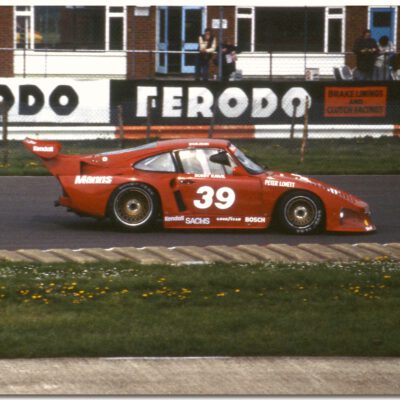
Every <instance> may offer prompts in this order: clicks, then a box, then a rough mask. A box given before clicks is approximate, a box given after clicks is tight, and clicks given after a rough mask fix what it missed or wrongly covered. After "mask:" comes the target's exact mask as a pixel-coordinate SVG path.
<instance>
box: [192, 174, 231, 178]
mask: <svg viewBox="0 0 400 400" xmlns="http://www.w3.org/2000/svg"><path fill="white" fill-rule="evenodd" d="M194 177H195V178H211V179H225V175H217V174H194Z"/></svg>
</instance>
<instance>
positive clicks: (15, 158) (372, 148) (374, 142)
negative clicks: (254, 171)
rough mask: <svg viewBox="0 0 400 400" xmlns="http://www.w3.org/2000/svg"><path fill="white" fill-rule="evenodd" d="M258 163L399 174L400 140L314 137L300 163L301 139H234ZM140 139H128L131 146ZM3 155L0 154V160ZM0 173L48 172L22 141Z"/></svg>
mask: <svg viewBox="0 0 400 400" xmlns="http://www.w3.org/2000/svg"><path fill="white" fill-rule="evenodd" d="M233 142H234V143H235V144H236V145H237V146H238V147H240V148H242V149H243V150H244V151H245V152H246V153H247V154H249V155H250V156H251V157H253V158H254V159H255V160H257V161H258V162H259V163H260V164H263V165H267V166H268V167H269V168H270V169H273V170H278V171H288V172H297V173H303V174H398V173H400V163H399V162H398V160H399V159H400V139H399V138H398V137H391V138H389V137H383V138H379V139H373V138H369V137H366V138H359V139H313V140H309V141H308V144H307V151H306V156H305V161H304V163H300V162H299V149H300V146H301V140H300V139H294V140H287V139H285V140H284V139H282V140H278V139H271V140H233ZM142 143H143V141H130V142H127V146H126V147H134V146H137V145H140V144H142ZM118 146H119V142H117V141H111V140H108V141H104V140H103V141H101V140H99V141H85V142H64V143H63V152H65V153H67V154H94V153H99V152H102V151H108V150H115V149H118ZM2 159H3V157H2V155H1V159H0V160H2ZM0 175H48V172H47V170H46V169H45V168H44V167H43V166H42V163H41V161H40V160H39V159H38V158H37V157H35V156H34V155H33V154H31V153H29V152H28V151H26V150H25V148H24V147H23V145H22V143H21V142H10V143H9V162H8V163H7V164H6V165H4V164H0Z"/></svg>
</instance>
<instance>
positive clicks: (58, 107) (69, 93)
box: [49, 85, 79, 115]
mask: <svg viewBox="0 0 400 400" xmlns="http://www.w3.org/2000/svg"><path fill="white" fill-rule="evenodd" d="M64 96H65V97H67V99H68V103H66V104H62V103H61V99H62V98H63V97H64ZM49 102H50V107H51V108H52V110H53V111H54V112H55V113H56V114H58V115H69V114H71V113H72V112H73V111H74V110H75V108H76V107H78V104H79V98H78V95H77V94H76V92H75V90H74V89H73V88H72V87H71V86H67V85H59V86H57V87H56V88H55V89H54V91H53V93H52V94H51V95H50V99H49Z"/></svg>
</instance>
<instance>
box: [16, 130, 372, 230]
mask: <svg viewBox="0 0 400 400" xmlns="http://www.w3.org/2000/svg"><path fill="white" fill-rule="evenodd" d="M24 144H25V146H26V147H27V148H28V149H29V150H30V151H32V152H33V153H34V154H35V155H37V156H38V157H40V158H41V159H42V160H43V162H44V164H45V166H46V167H47V168H48V170H49V171H50V172H51V174H53V175H54V176H55V177H56V178H57V179H58V181H59V183H60V184H61V186H62V189H63V194H62V196H61V197H60V198H59V200H58V201H57V202H56V203H57V205H61V206H64V207H67V208H68V209H70V210H72V211H75V212H76V213H77V214H80V215H89V216H93V217H97V218H106V217H110V218H111V219H112V220H113V221H114V222H115V223H116V224H117V225H119V226H121V227H124V228H128V229H130V230H133V231H136V230H140V229H143V228H148V227H150V226H152V225H153V224H154V223H155V222H156V221H159V220H160V218H161V219H162V221H163V226H164V227H165V228H177V229H185V228H201V229H218V228H225V229H226V228H228V229H234V228H242V229H243V228H244V229H265V228H267V227H268V226H269V225H270V224H271V223H272V222H276V223H277V224H278V225H279V226H280V227H281V228H283V229H284V230H285V231H287V232H290V233H297V234H306V233H312V232H316V231H320V230H326V231H342V232H370V231H374V230H375V229H376V228H375V226H374V224H373V223H372V220H371V214H370V209H369V206H368V204H366V203H365V202H364V201H362V200H360V199H358V198H357V197H355V196H353V195H351V194H349V193H346V192H344V191H342V190H340V189H337V188H334V187H332V186H329V185H327V184H324V183H322V182H320V181H317V180H315V179H311V178H307V177H304V176H301V175H297V174H292V173H282V172H275V171H269V170H266V169H264V168H263V167H261V166H260V165H258V164H257V163H256V162H254V161H253V160H251V159H250V158H249V157H248V156H246V155H245V154H244V153H243V152H242V151H241V150H240V149H238V148H237V147H236V146H235V145H233V144H232V143H230V142H229V141H227V140H218V139H195V140H193V139H180V140H166V141H158V142H153V143H149V144H146V145H143V146H139V147H134V148H130V149H124V150H118V151H110V152H105V153H101V154H94V155H66V154H61V153H60V150H61V144H60V143H57V142H49V141H39V140H33V139H29V138H27V139H25V141H24Z"/></svg>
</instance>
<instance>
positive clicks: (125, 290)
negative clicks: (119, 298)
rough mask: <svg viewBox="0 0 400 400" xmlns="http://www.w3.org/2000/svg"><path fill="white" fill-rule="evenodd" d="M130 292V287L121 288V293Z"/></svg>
mask: <svg viewBox="0 0 400 400" xmlns="http://www.w3.org/2000/svg"><path fill="white" fill-rule="evenodd" d="M128 292H129V290H128V289H122V290H121V293H123V294H124V293H128Z"/></svg>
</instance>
